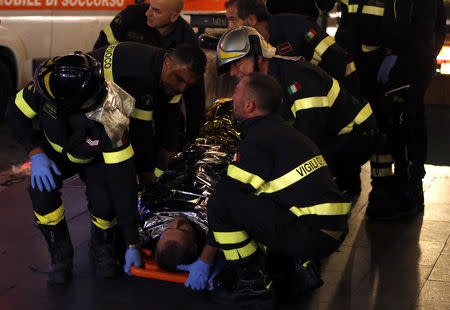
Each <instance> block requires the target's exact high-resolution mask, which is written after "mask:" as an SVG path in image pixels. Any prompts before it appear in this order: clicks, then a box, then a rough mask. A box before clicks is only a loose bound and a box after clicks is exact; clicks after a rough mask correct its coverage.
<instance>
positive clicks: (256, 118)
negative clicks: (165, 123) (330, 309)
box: [190, 73, 351, 302]
mask: <svg viewBox="0 0 450 310" xmlns="http://www.w3.org/2000/svg"><path fill="white" fill-rule="evenodd" d="M282 96H283V93H282V90H281V88H280V86H279V85H278V83H277V82H276V80H275V79H274V78H272V77H269V76H267V75H264V74H261V73H252V74H250V75H248V76H246V77H244V78H242V79H241V80H240V82H239V84H238V86H237V87H236V91H235V93H234V95H233V113H232V116H233V118H234V119H236V120H237V121H238V122H239V123H240V128H241V131H242V134H243V140H242V141H241V143H240V145H239V147H238V151H237V153H236V154H235V156H234V160H233V162H232V163H231V164H230V165H229V166H228V169H227V175H226V176H225V177H223V178H222V179H221V181H220V182H219V183H218V185H217V186H216V188H215V192H214V194H213V196H212V197H211V198H210V200H209V202H208V225H209V230H210V236H209V237H211V236H212V237H213V238H207V239H208V241H207V242H209V245H208V246H207V247H205V250H206V251H207V249H208V247H209V248H213V247H219V248H220V249H222V250H223V255H224V257H225V259H226V261H227V264H228V265H229V266H230V267H231V269H232V270H233V271H234V272H235V276H236V279H235V281H234V282H233V284H232V285H229V286H226V285H225V286H223V287H219V288H216V289H215V290H214V291H213V294H214V297H215V298H216V299H217V300H218V301H228V302H229V301H233V302H238V301H243V300H248V299H254V298H257V299H261V298H264V297H270V296H271V292H272V287H271V281H270V278H269V277H268V275H267V273H266V272H265V269H264V265H265V263H264V255H262V252H261V250H260V249H259V245H263V246H265V247H266V249H267V254H269V255H270V256H274V255H281V256H283V257H285V259H288V258H290V259H292V260H293V261H295V264H294V263H292V264H289V266H290V267H292V269H291V270H287V269H289V268H286V270H285V271H286V272H287V273H286V275H285V278H283V284H285V286H286V287H285V288H286V289H288V288H289V289H292V293H294V294H301V293H305V292H307V291H309V290H312V289H315V288H317V287H319V286H321V285H322V284H323V281H322V280H321V279H320V274H319V272H318V270H317V269H316V268H315V263H314V262H312V260H320V259H322V258H324V257H326V256H328V255H330V254H331V253H333V252H334V251H335V250H336V249H337V248H338V247H339V245H340V243H341V242H342V240H343V238H344V236H345V233H346V231H347V217H346V216H347V214H348V212H349V211H350V205H351V203H350V202H348V201H346V200H345V199H344V198H343V195H342V193H341V192H340V191H339V190H338V188H337V186H336V184H335V183H334V182H333V180H332V177H331V174H330V171H329V170H328V167H327V163H326V162H325V160H324V158H323V157H322V155H320V152H319V150H318V148H317V147H316V146H315V145H314V144H313V143H312V142H311V140H309V139H308V138H306V137H305V136H304V135H302V134H301V133H299V132H298V131H296V130H295V129H293V128H292V127H291V126H289V124H287V123H286V122H284V121H283V120H282V118H281V117H280V116H278V115H276V111H277V109H278V107H279V105H280V104H281V100H282ZM204 253H205V251H204ZM200 260H202V261H204V262H208V261H210V260H209V259H208V257H206V259H205V257H202V256H201V257H200ZM286 263H287V261H286V260H285V261H284V262H283V266H284V264H286ZM294 265H295V267H294ZM200 266H203V268H205V269H206V270H209V269H208V266H207V265H206V264H204V265H201V264H200V263H199V261H197V262H196V263H194V264H192V265H191V267H192V268H191V269H190V272H191V274H190V278H191V277H192V278H193V279H196V280H197V281H196V282H199V283H202V282H203V283H206V282H207V281H208V277H209V276H211V277H213V276H214V275H215V274H214V272H212V273H211V275H209V272H203V269H202V267H200ZM214 269H216V268H213V270H214ZM201 275H203V277H202V276H201ZM197 276H198V277H197ZM290 277H291V278H290ZM291 281H292V282H291ZM191 285H192V287H193V288H199V287H200V288H202V285H198V283H192V284H191ZM203 288H204V286H203Z"/></svg>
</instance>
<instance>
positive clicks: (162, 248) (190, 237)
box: [155, 216, 204, 271]
mask: <svg viewBox="0 0 450 310" xmlns="http://www.w3.org/2000/svg"><path fill="white" fill-rule="evenodd" d="M203 242H204V236H203V233H202V231H201V229H200V228H199V227H198V226H197V225H196V224H195V223H193V222H192V221H190V220H189V219H188V218H186V217H184V216H177V217H176V218H174V219H173V220H172V221H171V222H170V223H169V224H168V225H167V227H166V230H165V231H164V232H163V233H162V234H161V236H160V238H159V240H158V242H157V243H156V249H155V258H156V262H157V263H158V265H159V266H160V267H161V268H163V269H165V270H168V271H177V265H180V264H190V263H192V262H194V261H195V260H196V259H197V257H198V256H199V255H200V251H201V250H202V248H203Z"/></svg>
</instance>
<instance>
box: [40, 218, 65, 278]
mask: <svg viewBox="0 0 450 310" xmlns="http://www.w3.org/2000/svg"><path fill="white" fill-rule="evenodd" d="M38 227H39V229H40V231H41V232H42V234H43V235H44V237H45V240H46V241H47V244H48V250H49V252H50V256H51V266H50V270H49V274H48V279H47V282H48V284H50V285H59V284H67V283H69V282H70V281H71V280H72V268H73V246H72V242H71V240H70V235H69V230H68V229H67V223H66V221H65V220H64V219H63V220H62V221H60V222H59V223H58V224H56V225H42V224H38Z"/></svg>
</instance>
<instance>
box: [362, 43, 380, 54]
mask: <svg viewBox="0 0 450 310" xmlns="http://www.w3.org/2000/svg"><path fill="white" fill-rule="evenodd" d="M379 48H380V46H370V45H364V44H361V50H362V51H363V52H364V53H370V52H373V51H376V50H377V49H379Z"/></svg>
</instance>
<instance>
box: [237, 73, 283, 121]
mask: <svg viewBox="0 0 450 310" xmlns="http://www.w3.org/2000/svg"><path fill="white" fill-rule="evenodd" d="M245 77H246V78H247V90H248V94H249V96H251V97H253V98H254V99H255V103H256V106H257V107H258V109H260V110H261V111H262V112H266V113H267V114H273V113H276V112H277V111H278V109H279V108H280V105H281V103H282V101H283V91H282V89H281V86H280V84H278V82H277V80H276V79H275V78H273V77H272V76H270V75H267V74H263V73H260V72H254V73H250V74H248V75H246V76H245Z"/></svg>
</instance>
